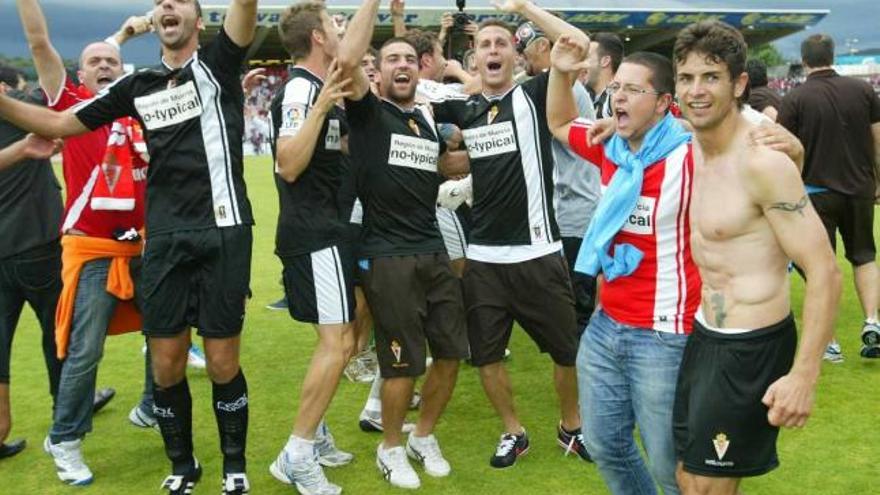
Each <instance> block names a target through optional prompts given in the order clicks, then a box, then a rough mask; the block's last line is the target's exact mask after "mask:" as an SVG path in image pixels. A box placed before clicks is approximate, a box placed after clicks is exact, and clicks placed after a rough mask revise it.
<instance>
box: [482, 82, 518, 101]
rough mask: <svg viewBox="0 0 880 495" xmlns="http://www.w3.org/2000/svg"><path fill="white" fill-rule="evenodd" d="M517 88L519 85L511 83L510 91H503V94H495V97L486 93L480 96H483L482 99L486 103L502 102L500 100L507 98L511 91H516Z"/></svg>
mask: <svg viewBox="0 0 880 495" xmlns="http://www.w3.org/2000/svg"><path fill="white" fill-rule="evenodd" d="M518 87H519V84H517V83H513V86H511V87H510V89H508V90H507V91H505V92H503V93H501V94H497V95H487V94H486V93H482V95H483V98H485V99H486V101H498V100H502V99H504V97H505V96H507V95H508V94H510V92H511V91H513V90H514V89H516V88H518Z"/></svg>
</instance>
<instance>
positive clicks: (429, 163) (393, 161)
mask: <svg viewBox="0 0 880 495" xmlns="http://www.w3.org/2000/svg"><path fill="white" fill-rule="evenodd" d="M439 154H440V145H439V144H438V143H436V142H434V141H430V140H427V139H422V138H417V137H412V136H404V135H403V134H391V144H390V146H389V148H388V164H389V165H397V166H398V167H409V168H414V169H418V170H424V171H427V172H436V171H437V156H438V155H439Z"/></svg>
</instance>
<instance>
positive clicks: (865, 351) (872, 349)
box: [859, 345, 880, 359]
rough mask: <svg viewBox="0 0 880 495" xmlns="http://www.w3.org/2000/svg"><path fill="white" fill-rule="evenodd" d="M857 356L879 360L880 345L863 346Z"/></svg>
mask: <svg viewBox="0 0 880 495" xmlns="http://www.w3.org/2000/svg"><path fill="white" fill-rule="evenodd" d="M859 354H860V355H861V356H862V357H863V358H865V359H880V345H863V346H862V350H861V351H860V352H859Z"/></svg>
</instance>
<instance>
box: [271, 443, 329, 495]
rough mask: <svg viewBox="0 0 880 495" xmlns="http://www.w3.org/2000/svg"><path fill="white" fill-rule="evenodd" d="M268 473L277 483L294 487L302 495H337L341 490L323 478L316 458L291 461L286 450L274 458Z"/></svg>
mask: <svg viewBox="0 0 880 495" xmlns="http://www.w3.org/2000/svg"><path fill="white" fill-rule="evenodd" d="M269 472H270V473H272V476H274V477H275V479H277V480H278V481H280V482H282V483H285V484H287V485H294V486H295V487H296V489H297V491H298V492H299V493H300V494H302V495H339V494H340V493H342V488H341V487H339V486H338V485H334V484H333V483H330V482H329V481H328V480H327V477H326V476H324V470H323V469H321V465H320V464H318V459H317V457H305V458H302V459H292V458H291V456H290V455H289V454H288V453H287V451H286V450H284V449H281V453H279V454H278V457H277V458H275V462H273V463H272V465H271V466H269Z"/></svg>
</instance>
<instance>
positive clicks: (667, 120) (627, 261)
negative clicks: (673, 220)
mask: <svg viewBox="0 0 880 495" xmlns="http://www.w3.org/2000/svg"><path fill="white" fill-rule="evenodd" d="M690 138H691V135H690V134H689V133H688V132H686V131H685V130H684V127H682V126H681V124H679V123H678V121H677V120H676V119H675V117H673V116H672V115H670V114H668V113H667V114H666V116H665V117H663V119H661V120H660V122H658V123H657V125H655V126H654V127H652V128H651V129H650V130H649V131H648V133H647V134H646V135H645V139H644V140H643V142H642V147H641V148H640V149H639V151H638V152H636V153H635V154H633V152H632V151H630V149H629V145H628V144H627V142H626V141H625V140H624V139H623V138H621V137H620V136H618V135H617V134H615V135H614V136H612V137H611V139H609V140H608V141H607V143H606V144H605V155H606V156H607V157H608V158H609V159H610V160H611V161H612V162H614V163H615V164H616V165H617V171H616V172H615V173H614V176H613V177H612V178H611V182H610V183H609V184H608V188H607V189H606V190H605V194H604V195H603V196H602V199H601V200H600V201H599V206H598V207H597V208H596V213H595V215H594V216H593V220H592V222H590V225H589V226H588V227H587V232H586V234H584V241H583V243H581V249H580V251H579V252H578V257H577V262H576V263H575V266H574V269H575V270H576V271H578V272H581V273H586V274H587V275H592V276H596V274H597V273H599V271H600V269H601V271H602V272H603V274H604V275H605V279H606V280H608V281H611V280H614V279H615V278H617V277H620V276H626V275H629V274H631V273H632V272H634V271H635V270H636V268H638V267H639V263H641V261H642V258H643V257H644V253H642V251H641V250H639V249H638V248H637V247H635V246H633V245H632V244H617V245H615V246H614V255H613V256H611V255H609V251H610V247H611V241H612V240H613V239H614V236H616V235H617V233H618V232H620V229H622V228H623V225H624V223H626V221H627V219H628V218H629V215H630V214H631V213H632V211H633V209H634V208H635V207H636V204H637V203H638V200H639V194H640V193H641V191H642V181H643V180H644V178H645V169H646V168H648V167H649V166H651V165H652V164H654V163H656V162H658V161H660V160H662V159H663V158H666V157H667V156H668V155H669V154H670V153H672V152H673V151H674V150H675V149H676V148H678V147H679V146H681V145H682V144H684V143H686V142H687V141H689V140H690Z"/></svg>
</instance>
